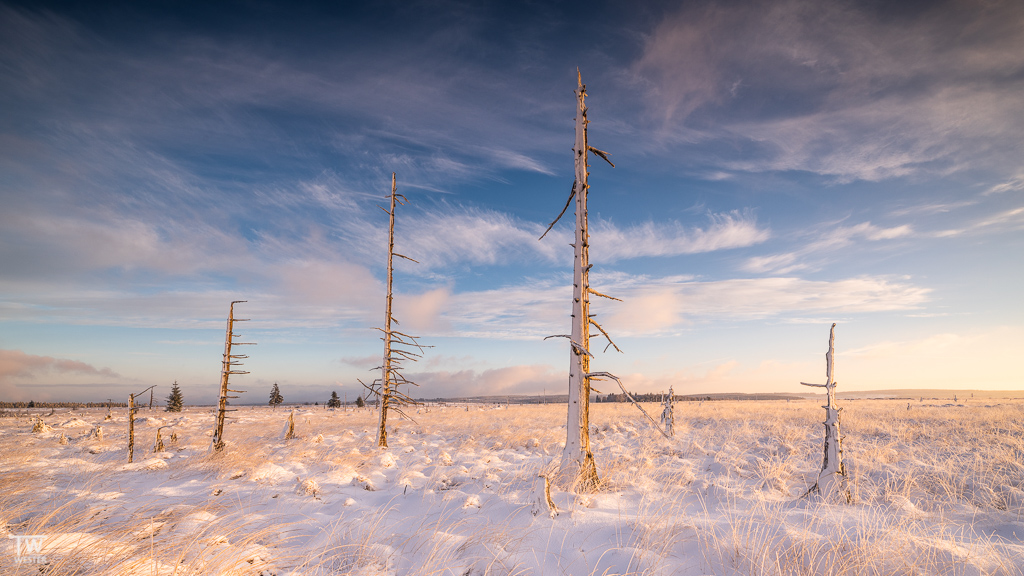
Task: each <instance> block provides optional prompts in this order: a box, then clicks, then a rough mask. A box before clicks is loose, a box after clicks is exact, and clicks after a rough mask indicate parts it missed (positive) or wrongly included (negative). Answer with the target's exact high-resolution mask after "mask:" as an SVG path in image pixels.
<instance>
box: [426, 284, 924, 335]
mask: <svg viewBox="0 0 1024 576" xmlns="http://www.w3.org/2000/svg"><path fill="white" fill-rule="evenodd" d="M569 279H570V277H569V276H565V277H561V276H560V277H548V278H533V279H530V280H528V281H526V282H524V283H521V284H515V285H510V286H505V287H503V288H500V289H493V290H482V291H475V292H461V293H451V294H446V298H445V302H444V304H443V306H440V307H439V308H437V310H436V316H435V320H434V321H433V322H427V323H425V324H423V326H424V327H428V328H429V329H430V330H431V331H432V332H433V333H435V334H446V335H458V336H464V337H478V338H507V339H521V338H537V337H544V336H548V335H550V334H556V333H562V332H564V328H565V326H566V325H567V323H568V322H569V310H570V300H571V289H570V286H569V283H568V282H569ZM593 285H594V286H595V287H596V288H597V289H599V290H600V291H601V292H603V293H605V294H609V295H611V296H615V297H617V298H621V299H622V302H610V301H606V300H603V299H601V298H598V297H594V298H592V301H593V302H594V304H593V305H592V306H593V307H592V312H596V313H599V314H600V316H599V322H601V323H602V325H603V326H604V327H605V328H606V329H608V330H611V331H612V334H613V335H619V336H627V337H643V336H666V335H671V334H676V333H678V332H679V331H681V330H683V329H684V328H685V327H687V326H689V325H692V324H694V323H699V322H743V321H749V320H765V319H779V320H785V319H787V318H791V319H801V321H804V320H805V319H806V318H807V317H811V316H820V315H836V314H842V315H855V314H867V313H874V312H887V311H896V310H917V309H920V308H921V307H922V306H924V305H925V304H926V303H927V302H928V301H929V300H930V293H931V290H930V289H929V288H925V287H921V286H918V285H915V284H913V283H910V282H909V281H907V280H905V279H896V278H889V277H874V276H863V277H855V278H846V279H840V280H833V281H815V280H805V279H801V278H795V277H771V278H754V279H729V280H719V281H699V280H696V279H694V278H691V277H686V276H669V277H649V276H636V275H629V274H623V273H606V274H600V275H595V276H594V278H593ZM602 319H603V320H602Z"/></svg>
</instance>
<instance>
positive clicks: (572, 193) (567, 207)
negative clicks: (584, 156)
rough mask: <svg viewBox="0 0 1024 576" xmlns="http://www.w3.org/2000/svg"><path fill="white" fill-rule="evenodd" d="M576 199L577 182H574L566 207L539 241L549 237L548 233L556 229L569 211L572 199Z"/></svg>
mask: <svg viewBox="0 0 1024 576" xmlns="http://www.w3.org/2000/svg"><path fill="white" fill-rule="evenodd" d="M575 197H576V181H575V180H573V182H572V192H570V193H569V199H568V200H566V201H565V207H564V208H562V211H561V212H559V213H558V217H557V218H555V219H554V220H553V221H552V222H551V224H549V225H548V229H547V230H545V231H544V233H543V234H541V235H540V238H538V240H543V239H544V237H545V236H547V235H548V232H551V229H552V228H554V226H555V223H556V222H558V221H559V220H561V219H562V216H563V215H564V214H565V211H566V210H568V209H569V205H570V204H572V199H573V198H575Z"/></svg>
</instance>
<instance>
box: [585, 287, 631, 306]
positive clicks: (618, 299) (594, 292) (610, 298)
mask: <svg viewBox="0 0 1024 576" xmlns="http://www.w3.org/2000/svg"><path fill="white" fill-rule="evenodd" d="M587 292H590V293H591V294H593V295H594V296H600V297H601V298H607V299H609V300H615V301H616V302H622V299H621V298H616V297H614V296H609V295H607V294H602V293H600V292H598V291H597V290H594V289H593V288H591V287H589V286H587Z"/></svg>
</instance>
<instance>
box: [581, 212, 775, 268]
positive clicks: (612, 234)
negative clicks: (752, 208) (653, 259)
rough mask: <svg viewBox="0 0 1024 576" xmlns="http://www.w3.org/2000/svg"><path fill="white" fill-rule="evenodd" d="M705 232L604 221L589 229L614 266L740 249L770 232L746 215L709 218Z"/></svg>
mask: <svg viewBox="0 0 1024 576" xmlns="http://www.w3.org/2000/svg"><path fill="white" fill-rule="evenodd" d="M708 219H709V220H710V221H711V222H710V224H709V226H708V227H707V228H696V227H694V228H686V227H684V226H682V225H681V224H679V223H678V222H670V223H659V224H655V223H653V222H648V223H646V224H642V225H639V226H630V227H628V228H617V227H615V226H614V225H613V224H612V223H611V222H609V221H607V220H602V221H598V222H596V223H594V224H592V225H591V231H592V237H593V245H594V246H596V247H597V248H595V250H599V254H600V259H601V260H602V261H605V262H614V261H617V260H623V259H628V258H638V257H643V256H677V255H680V254H697V253H701V252H713V251H717V250H727V249H730V248H742V247H746V246H752V245H754V244H759V243H761V242H764V241H765V240H767V239H768V238H769V237H771V232H770V231H769V230H767V229H764V228H760V227H758V225H757V220H756V218H754V216H753V215H751V214H750V213H749V212H735V211H734V212H728V213H722V214H708Z"/></svg>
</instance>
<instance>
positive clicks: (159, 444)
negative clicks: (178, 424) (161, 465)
mask: <svg viewBox="0 0 1024 576" xmlns="http://www.w3.org/2000/svg"><path fill="white" fill-rule="evenodd" d="M164 428H170V426H161V427H159V428H157V429H156V441H155V442H154V443H153V452H163V451H164V439H163V437H162V436H160V431H161V430H163V429H164Z"/></svg>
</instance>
